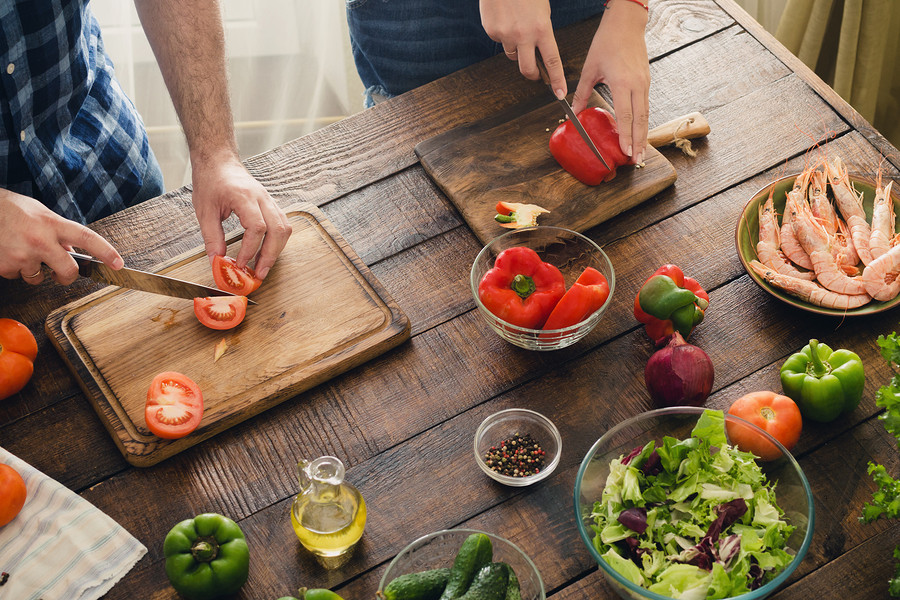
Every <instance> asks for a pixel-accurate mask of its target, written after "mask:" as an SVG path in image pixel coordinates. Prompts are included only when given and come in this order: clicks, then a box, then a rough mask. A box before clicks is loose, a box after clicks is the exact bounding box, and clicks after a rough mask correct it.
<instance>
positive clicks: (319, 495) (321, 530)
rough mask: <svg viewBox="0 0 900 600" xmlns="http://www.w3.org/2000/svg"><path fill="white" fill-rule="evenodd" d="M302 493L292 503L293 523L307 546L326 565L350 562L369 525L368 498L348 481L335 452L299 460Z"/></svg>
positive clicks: (298, 471)
mask: <svg viewBox="0 0 900 600" xmlns="http://www.w3.org/2000/svg"><path fill="white" fill-rule="evenodd" d="M297 477H298V479H299V481H300V493H299V494H297V496H296V498H294V502H293V503H292V505H291V525H292V526H293V527H294V533H296V534H297V538H298V539H299V540H300V543H301V544H303V547H304V548H306V549H307V550H309V551H310V552H312V553H313V554H314V555H315V557H316V559H317V560H318V561H319V563H320V564H322V565H323V566H325V567H326V568H336V567H339V566H341V565H343V564H344V563H346V562H347V561H348V560H349V559H350V556H351V555H352V552H353V548H354V546H356V543H357V542H358V541H359V538H360V537H362V534H363V530H364V529H365V526H366V502H365V500H363V497H362V494H360V493H359V490H357V489H356V488H355V487H353V486H352V485H350V484H349V483H347V482H346V481H344V464H343V463H342V462H341V461H340V459H338V458H335V457H334V456H322V457H320V458H317V459H315V460H313V461H307V460H305V459H304V460H300V461H299V462H298V463H297Z"/></svg>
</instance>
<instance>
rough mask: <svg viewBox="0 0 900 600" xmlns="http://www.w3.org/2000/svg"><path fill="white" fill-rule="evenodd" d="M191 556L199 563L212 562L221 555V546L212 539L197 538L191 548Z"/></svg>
mask: <svg viewBox="0 0 900 600" xmlns="http://www.w3.org/2000/svg"><path fill="white" fill-rule="evenodd" d="M191 554H192V555H193V556H194V560H196V561H197V562H212V561H213V560H214V559H215V558H216V556H218V554H219V545H218V544H217V543H216V542H215V541H213V540H211V539H210V538H205V537H201V538H197V541H196V542H194V545H193V546H191Z"/></svg>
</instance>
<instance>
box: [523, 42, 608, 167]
mask: <svg viewBox="0 0 900 600" xmlns="http://www.w3.org/2000/svg"><path fill="white" fill-rule="evenodd" d="M535 56H536V58H537V67H538V70H539V71H540V72H541V79H542V80H543V81H544V83H546V84H547V86H548V87H549V88H550V93H551V94H553V97H554V98H556V100H557V101H558V102H559V103H560V104H562V107H563V111H565V113H566V116H567V117H569V120H570V121H572V125H574V126H575V129H577V130H578V133H579V134H580V135H581V139H583V140H584V143H586V144H587V145H588V148H590V149H591V152H593V153H594V155H595V156H596V157H597V158H599V159H600V162H602V163H603V166H604V167H606V168H607V169H609V165H608V164H607V163H606V161H605V160H604V159H603V155H602V154H600V150H598V149H597V146H596V145H595V144H594V140H592V139H591V136H589V135H588V132H587V131H585V130H584V125H582V124H581V121H579V120H578V117H577V116H575V111H573V110H572V107H571V106H569V101H568V100H566V99H565V98H557V97H556V91H555V90H554V89H553V86H552V85H551V84H550V75H549V74H548V73H547V67H545V66H544V61H542V60H541V57H540V55H539V54H537V52H535Z"/></svg>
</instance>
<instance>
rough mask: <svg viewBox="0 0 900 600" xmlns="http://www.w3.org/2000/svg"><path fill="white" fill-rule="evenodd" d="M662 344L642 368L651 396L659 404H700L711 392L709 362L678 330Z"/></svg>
mask: <svg viewBox="0 0 900 600" xmlns="http://www.w3.org/2000/svg"><path fill="white" fill-rule="evenodd" d="M664 343H665V344H666V345H665V347H663V348H660V349H659V350H657V351H656V352H655V353H654V354H653V356H651V357H650V360H648V361H647V367H646V368H645V369H644V382H645V383H646V384H647V389H648V390H649V391H650V397H651V398H653V401H654V402H656V404H657V405H659V406H700V405H701V404H703V402H704V401H705V400H706V398H707V396H709V393H710V392H711V391H712V384H713V364H712V361H711V360H710V359H709V356H707V354H706V352H704V351H703V350H701V349H700V348H698V347H697V346H694V345H692V344H688V343H687V342H685V341H684V338H683V337H681V334H680V333H678V332H677V331H676V332H675V333H673V334H672V335H670V336H669V337H668V338H667V339H666V340H665V342H664Z"/></svg>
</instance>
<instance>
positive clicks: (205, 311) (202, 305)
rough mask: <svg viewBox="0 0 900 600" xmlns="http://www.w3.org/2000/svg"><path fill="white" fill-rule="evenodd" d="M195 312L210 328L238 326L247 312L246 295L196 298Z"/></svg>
mask: <svg viewBox="0 0 900 600" xmlns="http://www.w3.org/2000/svg"><path fill="white" fill-rule="evenodd" d="M194 314H195V315H197V318H198V319H200V322H201V323H203V324H204V325H206V326H207V327H209V328H210V329H231V328H233V327H237V326H238V325H239V324H240V323H241V321H243V320H244V315H246V314H247V297H246V296H213V297H211V298H194Z"/></svg>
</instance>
